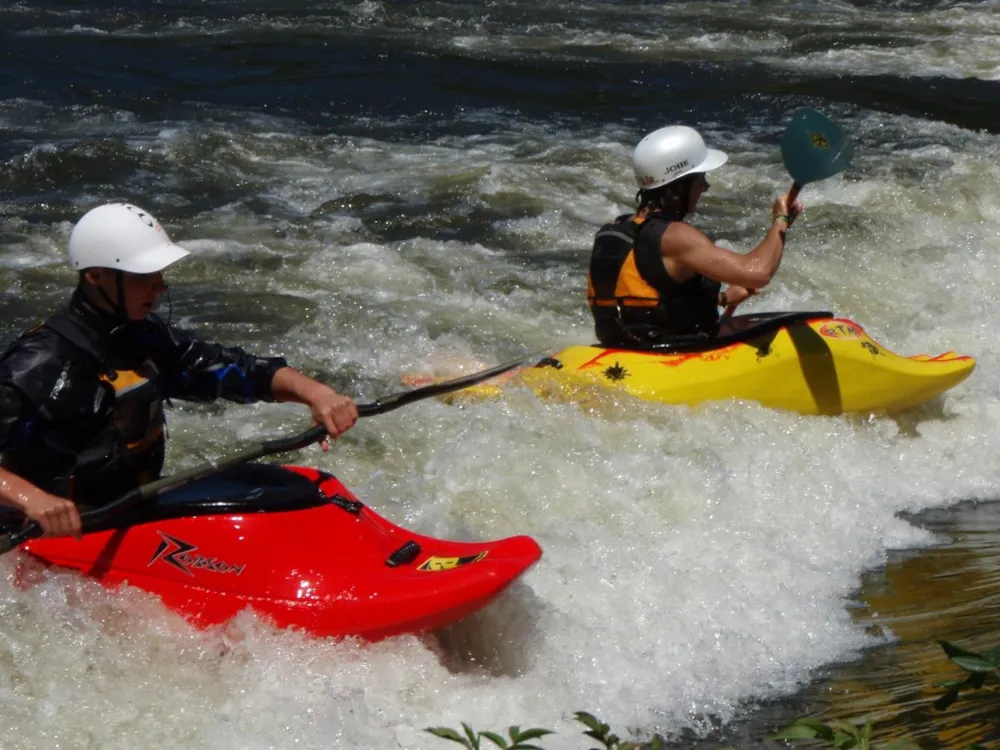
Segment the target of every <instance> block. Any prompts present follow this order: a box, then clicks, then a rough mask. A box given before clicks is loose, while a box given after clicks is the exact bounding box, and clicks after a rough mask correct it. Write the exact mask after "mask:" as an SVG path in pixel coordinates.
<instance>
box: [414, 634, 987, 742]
mask: <svg viewBox="0 0 1000 750" xmlns="http://www.w3.org/2000/svg"><path fill="white" fill-rule="evenodd" d="M939 643H940V644H941V648H943V649H944V652H945V654H947V655H948V658H949V659H951V660H952V661H953V662H955V664H957V665H958V666H959V667H961V668H962V669H964V670H965V671H966V672H967V673H968V676H967V677H966V678H965V679H964V680H948V681H946V682H940V683H937V684H936V685H935V687H943V688H946V692H945V694H944V695H942V696H941V697H940V698H938V699H937V700H936V701H935V702H934V706H935V707H936V708H937V709H939V710H943V709H945V708H947V707H948V706H950V705H951V704H952V703H954V702H955V700H956V699H957V698H958V696H959V693H960V692H961V691H962V690H964V689H966V688H973V689H976V690H978V689H979V688H981V687H983V686H984V685H985V684H986V682H987V680H988V679H993V680H994V681H1000V648H994V649H990V650H989V651H987V652H986V653H983V654H977V653H975V652H973V651H966V650H965V649H963V648H959V647H958V646H955V645H953V644H951V643H948V642H947V641H939ZM573 717H574V718H575V719H576V720H577V721H578V722H580V723H581V724H583V725H584V726H585V727H587V731H585V732H584V735H586V736H587V737H590V738H591V739H593V740H596V741H597V742H599V743H601V745H603V750H663V748H664V747H665V744H664V743H665V740H664V739H663V738H662V737H661V736H660V735H658V734H657V735H654V736H653V738H652V739H651V740H650V741H649V742H642V743H640V742H631V741H628V740H622V739H621V738H620V737H619V736H618V735H617V734H614V733H613V732H612V731H611V727H610V726H609V725H607V724H605V723H604V722H602V721H601V720H600V719H598V718H597V717H596V716H594V715H593V714H589V713H587V712H586V711H577V712H576V713H574V714H573ZM462 730H463V731H464V736H463V735H462V734H459V733H458V732H456V731H455V730H454V729H449V728H448V727H427V728H426V729H425V730H424V731H426V732H430V733H431V734H433V735H434V736H436V737H440V738H442V739H445V740H451V741H452V742H457V743H458V744H460V745H462V746H463V747H466V748H468V750H482V745H481V743H482V741H483V740H484V739H485V740H489V741H490V742H491V743H493V745H495V746H496V747H498V748H501V750H543V748H541V747H540V746H538V745H533V744H531V741H532V740H537V739H539V738H541V737H544V736H545V735H547V734H552V731H551V730H548V729H537V728H536V729H526V730H524V731H523V732H522V731H521V728H520V727H517V726H512V727H509V728H508V730H507V735H508V736H507V738H504V737H502V736H501V735H499V734H496V733H495V732H476V731H475V730H473V729H472V727H470V726H469V725H468V724H466V723H464V722H463V723H462ZM771 739H774V740H786V741H795V740H819V741H821V742H825V743H826V744H827V745H829V746H830V747H833V748H836V750H920V746H919V745H917V744H916V743H914V742H912V741H911V740H908V739H900V740H894V741H892V742H889V743H888V744H881V745H874V744H872V721H871V719H869V720H868V721H866V722H865V723H864V724H862V725H860V726H859V725H855V724H851V723H849V722H846V721H820V720H819V719H807V718H804V719H797V720H796V721H794V722H792V723H791V724H790V725H788V726H787V727H785V728H784V729H782V730H781V731H780V732H778V733H777V734H774V735H772V736H771ZM590 750H601V748H591V749H590ZM729 750H731V749H729ZM965 750H985V748H983V747H982V746H980V745H969V746H968V747H966V748H965Z"/></svg>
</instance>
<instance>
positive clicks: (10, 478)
mask: <svg viewBox="0 0 1000 750" xmlns="http://www.w3.org/2000/svg"><path fill="white" fill-rule="evenodd" d="M43 494H45V493H44V491H43V490H41V489H40V488H38V487H36V486H35V485H33V484H32V483H31V482H29V481H28V480H27V479H22V478H21V477H19V476H18V475H17V474H14V473H13V472H10V471H7V469H3V468H0V505H8V506H10V507H12V508H17V509H18V510H25V509H26V508H27V507H28V505H29V504H30V502H31V499H32V497H34V496H37V495H43Z"/></svg>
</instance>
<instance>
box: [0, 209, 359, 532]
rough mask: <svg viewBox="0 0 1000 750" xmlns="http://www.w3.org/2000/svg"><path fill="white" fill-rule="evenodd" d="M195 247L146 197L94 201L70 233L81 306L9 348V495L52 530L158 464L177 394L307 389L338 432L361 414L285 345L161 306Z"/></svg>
mask: <svg viewBox="0 0 1000 750" xmlns="http://www.w3.org/2000/svg"><path fill="white" fill-rule="evenodd" d="M186 255H188V251H187V250H185V249H184V248H182V247H180V246H178V245H175V244H174V243H172V242H171V241H170V239H169V238H168V237H167V234H166V232H165V231H164V230H163V227H161V226H160V224H159V222H157V221H156V219H155V218H153V217H152V216H151V215H150V214H149V213H147V212H146V211H143V210H142V209H140V208H137V207H136V206H133V205H130V204H126V203H114V204H108V205H104V206H99V207H97V208H95V209H93V210H91V211H89V212H88V213H87V214H85V215H84V216H83V217H82V218H81V219H80V221H79V222H78V223H77V225H76V226H75V227H74V229H73V232H72V234H71V235H70V239H69V257H70V262H71V264H72V266H73V269H74V270H75V271H77V272H78V273H79V284H78V286H77V288H76V290H75V291H74V292H73V295H72V297H71V299H70V302H69V306H68V308H67V309H66V310H64V311H63V312H60V313H57V314H56V315H54V316H53V317H52V318H50V319H49V320H47V321H46V322H45V323H43V324H42V325H40V326H38V327H36V328H34V329H32V330H31V331H28V332H27V333H25V334H23V335H22V336H21V337H20V338H19V339H18V340H17V341H15V342H14V343H13V344H12V345H11V347H10V348H9V349H8V350H7V352H6V353H5V354H3V356H2V357H0V505H8V506H13V507H15V508H18V509H20V510H21V511H23V512H24V514H25V515H26V516H27V517H28V518H30V519H32V520H35V521H38V523H39V524H40V525H41V527H42V528H43V529H44V531H45V532H46V534H47V535H50V536H64V535H79V534H80V530H81V529H80V515H79V512H78V510H77V504H81V505H94V504H100V503H102V502H107V501H109V500H112V499H114V498H115V497H117V496H119V495H121V494H123V493H124V492H127V491H128V490H130V489H132V488H134V487H137V486H138V485H140V484H143V483H145V482H149V481H152V480H153V479H155V478H157V477H158V476H159V474H160V472H161V470H162V468H163V457H164V448H165V443H166V433H165V430H164V425H165V420H164V416H163V402H164V400H165V399H169V398H176V399H181V400H187V401H196V402H210V401H214V400H216V399H218V398H224V399H227V400H230V401H237V402H240V403H253V402H255V401H295V402H298V403H301V404H305V405H307V406H308V407H309V408H310V410H311V412H312V417H313V419H314V420H315V422H316V423H317V424H322V425H323V426H324V427H325V428H326V429H327V431H328V432H329V434H330V435H331V436H333V437H336V436H337V435H340V434H341V433H343V432H344V431H345V430H347V429H349V428H350V427H351V426H352V425H353V424H354V423H355V421H357V418H358V410H357V407H356V405H355V403H354V401H353V400H352V399H350V398H349V397H347V396H344V395H341V394H339V393H337V392H335V391H334V390H333V389H332V388H330V387H329V386H326V385H324V384H323V383H320V382H318V381H316V380H313V379H312V378H309V377H307V376H305V375H303V374H302V373H300V372H298V371H297V370H294V369H293V368H291V367H289V366H288V364H287V363H286V362H285V360H284V359H283V358H281V357H258V356H255V355H252V354H248V353H247V352H245V351H243V350H242V349H240V348H237V347H224V346H222V345H220V344H213V343H207V342H204V341H201V340H200V339H198V338H196V337H194V336H193V335H192V334H191V333H189V332H187V331H183V330H181V329H179V328H176V327H174V326H171V325H169V324H168V323H166V322H165V321H163V320H162V319H161V318H159V317H158V316H156V315H155V314H154V313H153V307H154V306H155V304H156V301H157V299H158V298H159V297H160V296H161V295H162V294H163V293H164V292H165V291H166V290H167V286H166V283H165V282H164V278H163V270H164V269H165V268H167V266H169V265H171V264H172V263H174V262H176V261H178V260H180V259H181V258H183V257H185V256H186ZM323 448H324V450H325V449H326V448H327V445H326V443H325V442H324V443H323Z"/></svg>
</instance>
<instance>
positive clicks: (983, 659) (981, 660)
mask: <svg viewBox="0 0 1000 750" xmlns="http://www.w3.org/2000/svg"><path fill="white" fill-rule="evenodd" d="M938 643H940V644H941V648H943V649H944V652H945V654H947V655H948V658H949V659H951V660H952V661H953V662H955V664H957V665H958V666H960V667H961V668H962V669H964V670H965V671H966V672H968V673H969V676H968V677H966V678H965V679H964V680H947V681H946V682H939V683H936V684H935V686H934V687H943V688H947V690H946V691H945V694H944V695H942V696H941V697H940V698H938V699H937V700H936V701H934V708H936V709H937V710H938V711H943V710H944V709H946V708H948V706H950V705H951V704H952V703H954V702H955V701H956V700H957V699H958V695H959V693H961V692H962V690H964V689H965V688H972V689H973V690H978V689H979V688H981V687H982V686H983V685H985V684H986V680H987V678H989V677H990V676H993V677H994V678H997V677H1000V648H993V649H990V650H989V651H987V652H986V653H985V654H977V653H975V652H974V651H966V650H965V649H964V648H959V647H958V646H955V645H953V644H951V643H948V641H938Z"/></svg>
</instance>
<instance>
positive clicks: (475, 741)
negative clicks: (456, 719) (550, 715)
mask: <svg viewBox="0 0 1000 750" xmlns="http://www.w3.org/2000/svg"><path fill="white" fill-rule="evenodd" d="M462 729H463V730H464V731H465V736H464V737H463V736H462V735H460V734H459V733H458V732H456V731H455V730H454V729H449V728H448V727H427V728H425V729H424V731H425V732H430V733H431V734H433V735H434V736H435V737H440V738H441V739H445V740H451V741H452V742H457V743H458V744H459V745H462V746H464V747H467V748H469V750H480V748H481V744H480V743H481V742H482V741H483V739H484V738H485V739H487V740H489V741H490V742H492V743H493V744H494V745H496V746H497V747H499V748H501V750H544V749H543V748H541V747H539V746H538V745H532V744H530V741H531V740H537V739H538V738H539V737H544V736H545V735H547V734H552V731H551V730H549V729H537V728H536V729H525V730H524V731H523V732H522V731H521V728H520V727H517V726H513V727H509V728H508V729H507V736H508V738H509V741H508V740H507V739H504V738H503V737H502V736H501V735H499V734H497V733H496V732H476V731H474V730H473V729H472V727H470V726H469V725H468V724H466V723H465V722H464V721H463V722H462Z"/></svg>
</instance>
